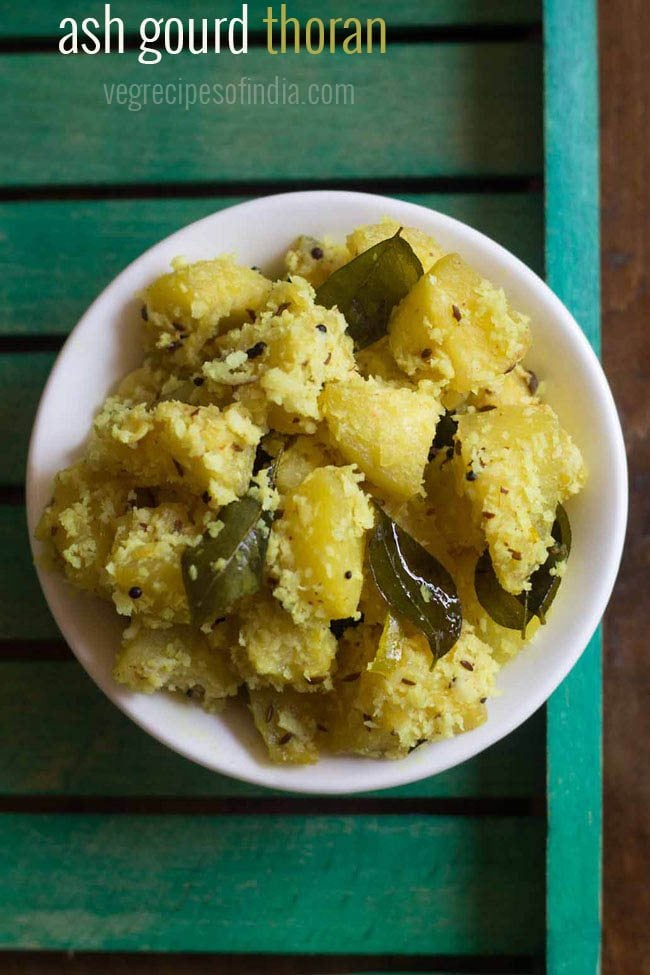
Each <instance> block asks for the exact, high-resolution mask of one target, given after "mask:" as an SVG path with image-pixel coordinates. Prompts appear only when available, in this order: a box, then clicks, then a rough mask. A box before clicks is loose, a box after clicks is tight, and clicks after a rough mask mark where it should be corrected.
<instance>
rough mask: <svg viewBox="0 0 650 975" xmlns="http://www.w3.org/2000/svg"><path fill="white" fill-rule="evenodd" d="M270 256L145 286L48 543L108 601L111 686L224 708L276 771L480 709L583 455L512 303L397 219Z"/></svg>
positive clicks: (542, 594) (550, 582) (59, 496)
mask: <svg viewBox="0 0 650 975" xmlns="http://www.w3.org/2000/svg"><path fill="white" fill-rule="evenodd" d="M285 267H286V277H285V278H284V279H282V280H277V281H272V280H269V279H267V278H266V277H265V276H264V275H263V274H262V273H261V272H260V271H258V270H257V269H251V268H249V267H244V266H241V265H239V264H237V263H236V261H235V259H234V258H233V257H232V256H230V255H220V256H218V257H216V258H214V259H211V260H203V261H199V262H197V263H195V264H187V263H185V262H183V261H181V260H178V261H176V262H174V265H173V267H172V270H171V271H170V272H169V273H168V274H165V275H163V276H162V277H161V278H159V279H158V280H156V281H153V282H152V283H151V284H150V286H149V287H148V288H147V290H146V291H145V292H144V294H143V295H142V301H143V305H142V319H143V321H142V333H143V349H144V351H143V361H142V364H141V365H140V367H139V368H138V369H137V370H135V371H134V372H133V373H131V374H130V375H129V376H127V377H125V378H124V379H123V380H122V381H121V383H120V384H119V386H118V387H117V389H116V391H115V392H114V393H113V394H112V395H111V396H109V397H108V399H107V400H106V402H105V403H104V405H103V407H102V409H101V410H100V412H99V413H98V415H97V416H96V418H95V421H94V424H93V428H92V430H91V432H90V437H89V440H88V443H87V445H86V448H85V452H84V454H83V456H82V458H81V459H80V460H79V461H77V463H75V464H74V465H73V466H72V467H70V468H68V469H66V470H64V471H61V472H60V473H59V474H58V475H57V477H56V479H55V483H54V488H53V495H52V501H51V502H50V504H49V505H48V507H47V508H46V510H45V512H44V513H43V515H42V518H41V521H40V524H39V526H38V529H37V535H38V537H39V539H40V540H41V541H42V542H43V543H44V544H45V546H46V548H47V550H48V551H49V553H50V555H51V556H53V557H54V559H55V561H56V563H57V564H58V566H59V567H60V569H61V570H62V571H63V572H64V573H65V574H66V576H67V578H68V579H69V581H70V582H71V583H72V584H73V585H75V586H77V587H79V588H81V589H84V590H86V591H87V592H90V593H94V594H96V595H97V596H99V597H101V598H102V599H105V600H108V601H110V602H112V604H113V605H114V607H115V611H116V612H117V613H118V614H120V615H121V616H123V617H124V619H125V629H124V634H123V638H122V644H121V647H120V649H119V651H118V653H117V657H116V661H115V667H114V677H115V679H116V680H117V681H119V682H120V683H122V684H123V685H125V686H126V687H127V688H130V689H131V690H133V691H136V692H142V693H152V692H154V691H166V692H168V693H173V694H176V695H183V696H184V697H186V698H188V699H189V701H188V705H187V706H188V707H190V706H200V707H203V708H205V709H207V710H209V711H217V710H219V709H220V708H222V707H223V706H224V705H225V704H226V703H227V702H228V700H229V699H230V698H233V699H234V698H240V699H242V700H243V701H245V702H246V703H247V705H248V707H249V709H250V712H251V714H252V720H253V721H254V722H255V725H256V727H257V729H258V731H259V734H260V736H261V738H262V739H263V741H264V743H265V745H266V747H267V749H268V752H269V755H270V756H271V758H272V759H273V760H274V761H277V762H293V763H306V762H314V761H316V760H317V759H318V757H319V755H320V754H322V753H330V754H331V753H353V754H358V755H365V756H371V757H375V758H400V757H402V756H405V755H407V754H408V753H409V752H410V751H412V750H413V749H414V748H416V747H418V746H420V745H422V744H423V743H425V742H429V741H434V740H436V739H440V738H447V737H450V736H452V735H456V734H459V733H461V732H463V731H467V730H469V729H471V728H474V727H476V726H478V725H480V724H481V723H482V722H483V721H485V720H486V717H487V711H486V702H487V701H488V699H489V698H490V696H491V695H492V694H493V693H494V686H495V678H496V675H497V673H498V671H499V669H500V667H501V666H503V665H504V664H506V663H507V661H508V660H509V659H510V658H511V657H512V656H513V655H514V654H516V653H518V652H519V651H520V650H521V648H522V647H523V645H524V643H525V642H526V640H528V639H530V638H531V636H532V635H533V633H534V632H535V630H536V629H537V627H538V626H539V625H540V624H543V623H544V622H545V619H546V614H547V612H548V611H549V609H550V606H551V603H552V600H553V598H554V596H555V594H556V592H557V589H558V587H559V585H560V582H561V579H562V577H563V575H564V573H565V570H566V566H567V557H568V555H569V550H570V542H571V539H570V534H571V533H570V525H569V519H568V516H567V514H566V512H565V510H564V508H563V507H562V503H563V502H564V501H565V500H566V499H568V498H570V497H571V496H572V495H574V494H576V493H578V492H579V491H580V489H581V487H582V486H583V484H584V481H585V477H586V474H585V469H584V465H583V462H582V458H581V455H580V451H579V449H578V447H577V446H576V445H575V444H574V443H573V442H572V440H571V437H570V436H569V434H568V433H567V432H566V431H565V430H564V429H563V428H562V426H561V424H560V421H559V419H558V417H557V415H556V414H555V413H554V411H553V410H552V409H551V407H550V406H549V405H547V404H545V403H544V402H543V389H544V385H543V381H542V382H541V383H540V382H539V380H538V378H537V377H536V376H534V375H533V374H532V373H531V372H530V371H529V370H528V369H526V367H525V365H524V363H523V359H524V356H525V354H526V352H527V351H528V349H529V347H530V345H531V330H530V324H529V321H528V319H527V318H526V316H525V315H523V314H521V313H520V312H519V311H517V310H516V309H513V308H512V307H511V306H510V304H509V302H508V299H507V296H506V295H505V294H504V293H503V291H502V290H500V289H499V288H498V287H495V286H494V285H493V284H492V283H490V282H488V281H486V280H484V279H483V278H482V277H481V275H480V274H478V273H477V272H476V271H475V270H474V269H472V268H470V267H469V265H467V264H466V263H465V261H464V260H463V259H462V257H460V256H459V255H457V254H446V253H445V252H444V250H443V248H441V247H440V245H439V244H438V243H437V242H436V241H435V240H433V239H432V238H430V237H429V236H428V235H427V234H425V233H423V232H422V231H420V230H417V229H414V228H401V227H399V225H397V224H396V223H394V222H393V221H389V220H385V221H382V222H380V223H378V224H376V225H373V226H365V227H358V228H356V229H355V230H354V231H353V232H352V233H351V234H350V235H349V236H348V238H347V240H346V241H345V242H333V241H330V240H317V239H315V238H313V237H308V236H304V237H300V238H299V239H298V240H297V241H295V242H294V244H292V246H291V247H290V248H289V250H288V252H287V254H286V257H285ZM541 378H542V380H543V377H541ZM569 571H570V570H569Z"/></svg>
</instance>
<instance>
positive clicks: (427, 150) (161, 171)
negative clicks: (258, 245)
mask: <svg viewBox="0 0 650 975" xmlns="http://www.w3.org/2000/svg"><path fill="white" fill-rule="evenodd" d="M377 57H378V56H375V57H349V56H346V55H345V54H342V53H339V54H336V55H332V56H331V57H329V58H328V60H327V62H323V61H322V58H318V57H312V58H295V59H293V60H288V61H285V60H279V61H277V60H276V59H273V58H271V57H270V56H269V55H268V53H267V52H266V51H262V50H259V49H257V50H252V51H250V52H249V54H248V55H247V60H246V73H245V75H244V74H243V68H242V61H241V59H240V58H238V57H237V56H231V55H229V54H228V55H221V56H220V60H219V64H218V69H217V71H216V72H215V67H214V64H213V63H212V61H211V60H205V59H202V58H196V57H193V56H192V55H191V54H183V55H179V56H178V57H167V58H164V59H163V60H162V61H161V62H160V64H158V65H157V66H156V69H155V75H152V73H151V66H147V65H140V64H138V62H137V58H136V57H135V56H134V54H133V52H131V53H130V54H129V55H124V56H119V55H116V56H104V55H98V56H96V57H86V58H76V59H72V58H63V57H61V56H60V55H58V54H52V55H48V54H29V55H24V56H21V57H15V56H11V55H8V56H4V57H2V58H0V87H1V88H2V92H3V98H2V103H1V105H0V123H1V124H2V127H3V128H4V129H6V130H7V131H10V132H11V133H12V140H11V141H12V146H11V152H10V153H4V154H3V155H2V157H0V184H2V185H4V186H6V187H16V186H30V185H35V184H41V183H43V179H44V175H43V173H44V171H43V159H47V161H48V165H47V182H48V184H56V185H59V186H65V185H70V184H83V185H84V186H91V185H101V184H105V183H127V184H140V183H152V182H153V183H156V182H158V183H160V182H163V183H166V184H167V183H170V182H173V183H178V184H183V183H192V182H197V181H199V182H204V181H220V182H224V181H241V180H248V181H250V180H258V181H259V180H264V181H265V183H267V184H268V183H269V182H272V181H287V180H317V181H319V182H323V181H328V180H332V179H336V180H345V179H351V178H355V177H361V178H363V179H364V180H369V179H372V178H389V177H399V178H407V177H416V176H419V177H433V176H440V175H443V176H451V175H456V176H462V175H465V176H471V177H476V176H483V175H489V174H497V175H498V174H502V175H508V176H512V175H524V176H527V175H530V174H531V173H533V174H534V173H538V172H539V171H540V167H541V127H540V125H539V119H540V110H541V105H540V95H541V75H540V70H541V59H540V47H539V45H538V44H537V43H536V42H534V41H533V42H523V43H481V44H466V43H461V44H423V43H413V44H394V45H392V46H391V47H390V49H389V52H388V53H387V54H386V55H385V56H383V58H382V60H381V63H380V64H379V62H378V61H377ZM325 65H326V70H325ZM414 65H417V71H414V70H413V66H414ZM282 71H284V72H286V74H282V75H280V74H279V73H278V72H282ZM185 77H191V78H192V81H193V83H194V84H195V85H200V84H202V83H204V84H207V85H212V84H215V83H216V84H221V85H227V84H231V85H234V86H235V87H237V86H239V85H240V84H241V83H242V78H243V79H244V83H243V90H244V93H245V97H244V101H246V102H251V101H252V96H251V94H250V91H249V89H248V88H247V87H246V85H247V82H246V80H245V79H247V78H248V79H251V78H252V79H254V80H255V81H256V82H259V83H261V84H269V83H273V82H274V81H275V79H276V78H278V77H280V79H281V80H280V83H279V84H280V88H282V79H284V80H286V82H287V84H297V85H298V86H299V92H300V98H301V99H303V100H304V102H305V103H304V104H303V103H301V104H298V105H281V106H279V107H278V106H272V105H268V104H264V105H261V104H235V105H215V104H209V105H200V104H196V105H194V106H193V107H192V108H190V109H189V110H185V109H184V108H183V107H181V106H178V105H176V106H156V105H151V104H149V105H147V106H144V108H143V109H142V110H140V111H130V110H129V109H128V107H127V106H119V105H117V104H115V103H113V104H110V105H109V104H107V103H106V95H105V92H106V91H108V92H111V91H112V92H113V94H114V95H115V89H112V88H111V85H118V84H126V85H131V84H135V85H142V84H144V83H145V82H147V83H149V85H151V84H152V83H153V82H154V81H155V82H156V83H160V84H163V85H164V84H167V83H168V84H171V85H177V84H178V82H179V78H180V79H183V78H185ZM44 78H47V84H44V83H43V79H44ZM215 79H216V80H215ZM323 83H327V84H328V85H329V86H334V87H330V88H329V89H328V91H329V97H331V98H332V99H333V101H332V104H330V105H325V104H318V105H313V104H308V103H307V101H308V98H309V95H310V93H311V89H310V88H309V86H310V85H312V84H313V85H317V86H320V85H322V84H323ZM336 85H345V86H349V85H353V86H354V96H355V100H354V104H342V96H341V94H340V92H341V91H342V90H341V89H336ZM237 90H239V89H238V88H237ZM139 91H140V96H141V97H144V95H143V89H139ZM223 91H224V92H226V89H225V88H224V89H223ZM337 91H338V92H339V99H338V104H337V103H336V102H337V99H336V97H335V94H336V92H337ZM346 91H348V89H346ZM226 94H227V92H226ZM149 97H153V96H152V95H151V92H150V95H149ZM136 101H137V99H136ZM25 105H29V112H28V113H26V112H25ZM62 119H63V120H64V122H65V124H62ZM386 119H390V129H391V130H390V135H389V138H388V139H387V131H386ZM361 132H362V133H363V136H361V135H360V133H361ZM297 134H299V135H297ZM470 134H471V135H470ZM234 147H236V149H235V148H234ZM268 147H272V150H270V149H269V148H268Z"/></svg>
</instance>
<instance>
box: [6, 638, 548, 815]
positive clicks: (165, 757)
mask: <svg viewBox="0 0 650 975" xmlns="http://www.w3.org/2000/svg"><path fill="white" fill-rule="evenodd" d="M16 657H17V658H18V659H17V662H14V661H4V662H2V663H0V741H2V743H3V745H2V750H1V751H0V796H1V795H4V796H10V795H101V796H143V795H146V796H156V795H157V796H168V795H175V796H214V797H218V796H260V795H269V793H268V792H267V791H266V790H264V789H259V788H256V787H255V786H251V785H246V784H244V783H240V782H235V781H234V780H232V779H226V778H223V777H222V776H220V775H215V774H214V773H212V772H209V771H207V770H206V769H203V768H200V767H199V766H197V765H194V764H192V763H191V762H188V761H187V760H185V759H183V758H181V757H180V756H178V755H175V754H174V753H173V752H171V751H170V750H169V749H167V748H165V747H164V746H162V745H160V744H158V742H156V741H154V740H153V739H152V738H150V737H149V736H148V735H146V734H145V733H144V732H143V731H141V730H140V729H139V728H137V727H136V725H134V724H133V723H132V722H130V721H128V720H127V719H126V718H125V717H124V715H122V714H121V713H120V712H119V711H118V710H117V708H115V707H113V705H111V704H110V703H109V701H108V700H107V699H106V698H105V697H104V696H103V694H102V693H101V692H100V691H99V690H98V689H97V688H96V687H95V686H94V685H93V684H92V682H91V681H90V679H89V678H88V677H87V676H86V675H85V674H84V673H83V671H82V670H81V668H80V667H79V665H78V664H77V663H76V662H73V661H32V660H23V661H21V660H20V659H19V657H20V646H19V645H17V646H16ZM53 687H55V688H56V694H53V693H52V688H53ZM25 688H29V693H28V694H26V692H25ZM26 700H28V701H29V707H28V708H26V707H25V702H26ZM35 715H38V720H34V716H35ZM544 747H545V735H544V716H543V714H542V713H541V712H540V714H538V715H536V716H535V717H534V718H532V719H531V721H529V722H528V723H527V724H526V725H525V726H524V727H523V728H521V729H519V731H517V732H516V733H515V734H513V735H511V736H509V737H508V738H507V739H506V740H505V741H503V742H500V743H499V744H497V745H495V746H494V747H493V748H490V749H488V751H486V752H483V753H482V754H481V755H479V756H477V757H476V758H475V759H473V760H472V761H470V762H466V763H465V764H463V765H461V766H459V767H457V768H455V769H451V770H450V771H448V772H444V773H442V774H441V775H437V776H434V777H433V778H429V779H425V780H424V781H422V782H415V783H413V784H411V785H408V786H404V787H403V788H400V789H395V790H392V791H391V792H383V793H381V796H382V797H390V796H394V797H397V796H399V797H402V798H406V797H422V798H424V797H426V798H440V797H444V798H465V797H479V796H482V797H488V796H493V797H497V798H498V797H529V796H538V797H539V796H542V795H543V794H544ZM116 756H119V761H116Z"/></svg>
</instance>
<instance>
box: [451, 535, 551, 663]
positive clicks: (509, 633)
mask: <svg viewBox="0 0 650 975" xmlns="http://www.w3.org/2000/svg"><path fill="white" fill-rule="evenodd" d="M477 558H478V556H477V554H476V553H475V552H472V551H471V550H469V549H467V550H465V551H464V552H457V553H455V555H454V557H453V560H452V562H451V563H450V564H449V565H448V566H447V568H448V569H449V570H450V572H451V573H452V575H453V579H454V582H455V583H456V586H457V588H458V595H459V596H460V601H461V605H462V607H463V619H465V620H467V622H468V623H471V625H472V626H473V627H474V631H475V633H476V635H477V636H478V637H479V639H481V640H482V641H483V642H484V643H487V645H488V646H489V647H491V649H492V655H493V657H494V660H495V661H496V662H497V664H499V666H502V665H503V664H505V663H507V662H508V660H511V659H512V658H513V657H515V656H516V655H517V654H518V653H519V651H520V650H522V649H523V647H524V645H525V644H526V643H527V642H528V640H530V639H531V638H532V637H533V635H534V634H535V632H536V631H537V630H538V629H539V626H540V622H539V620H538V618H537V617H536V616H533V618H532V619H531V620H530V622H529V623H528V626H527V627H526V632H525V634H524V635H523V636H522V633H521V630H510V629H507V628H506V627H505V626H500V625H499V624H498V623H495V621H494V620H493V619H492V617H491V616H490V614H489V613H488V612H486V610H485V609H483V607H482V606H481V604H480V603H479V601H478V598H477V595H476V589H475V587H474V574H475V570H476V562H477Z"/></svg>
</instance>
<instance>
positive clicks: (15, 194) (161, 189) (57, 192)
mask: <svg viewBox="0 0 650 975" xmlns="http://www.w3.org/2000/svg"><path fill="white" fill-rule="evenodd" d="M543 188H544V184H543V180H542V177H541V176H539V175H538V174H535V173H531V174H529V175H527V176H499V175H493V176H430V177H413V178H408V179H404V178H402V177H387V178H385V179H382V178H377V177H372V178H370V179H342V180H337V179H328V180H287V181H286V182H282V183H279V182H273V183H268V184H265V183H257V182H241V183H235V182H229V183H217V182H194V183H192V182H190V183H182V184H177V183H127V184H124V183H102V184H95V185H85V184H83V183H80V184H74V183H71V184H69V185H68V184H65V185H61V186H57V185H56V184H49V183H47V184H42V185H39V184H34V185H33V186H32V185H29V186H5V187H0V203H13V202H22V201H24V202H32V201H34V200H106V199H111V200H133V199H155V198H158V197H160V198H162V199H167V198H169V197H170V196H183V197H190V198H196V197H203V196H206V197H209V196H222V197H230V196H272V195H274V194H276V193H289V192H296V191H298V190H358V191H362V192H366V193H384V194H409V193H492V194H494V193H540V192H542V190H543Z"/></svg>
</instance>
